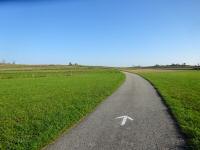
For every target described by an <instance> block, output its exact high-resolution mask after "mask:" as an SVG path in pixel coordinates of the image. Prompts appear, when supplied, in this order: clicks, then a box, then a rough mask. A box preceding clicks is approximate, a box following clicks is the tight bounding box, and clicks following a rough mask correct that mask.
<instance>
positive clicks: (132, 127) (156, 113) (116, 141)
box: [46, 73, 184, 150]
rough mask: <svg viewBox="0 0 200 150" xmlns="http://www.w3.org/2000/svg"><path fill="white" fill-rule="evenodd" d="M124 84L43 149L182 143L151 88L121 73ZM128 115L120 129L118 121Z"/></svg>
mask: <svg viewBox="0 0 200 150" xmlns="http://www.w3.org/2000/svg"><path fill="white" fill-rule="evenodd" d="M125 74H126V81H125V83H124V84H123V85H122V86H121V87H120V88H119V89H118V90H117V91H116V92H115V93H114V94H113V95H112V96H110V97H109V98H107V99H106V100H105V101H104V102H103V103H102V104H100V106H98V107H97V109H96V110H95V111H94V112H93V113H91V114H90V115H89V116H88V117H87V118H85V119H84V120H83V121H82V122H81V123H79V124H78V125H77V126H76V127H74V128H73V129H71V130H70V131H69V132H68V133H66V134H64V135H62V136H61V137H60V138H59V139H57V141H55V143H53V144H51V145H49V146H48V147H47V148H46V149H47V150H157V149H158V150H169V149H170V150H171V149H173V150H174V149H182V148H181V147H182V146H183V145H184V140H183V138H182V137H181V135H180V134H179V133H178V131H177V129H176V127H175V125H174V122H173V120H172V119H171V117H170V115H169V114H168V112H167V108H166V107H165V106H164V105H163V103H162V101H161V99H160V97H159V96H158V95H157V93H156V91H155V90H154V88H153V87H152V86H151V85H150V84H149V83H148V82H147V81H146V80H144V79H143V78H141V77H139V76H138V75H135V74H130V73H125ZM123 115H128V116H130V117H131V118H133V119H134V120H133V121H131V120H127V121H126V123H125V125H124V126H121V123H122V119H123V118H122V119H116V117H119V116H123Z"/></svg>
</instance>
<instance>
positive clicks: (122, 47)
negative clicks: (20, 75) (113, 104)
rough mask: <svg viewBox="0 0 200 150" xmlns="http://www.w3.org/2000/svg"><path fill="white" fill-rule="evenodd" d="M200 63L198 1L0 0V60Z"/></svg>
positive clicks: (146, 63)
mask: <svg viewBox="0 0 200 150" xmlns="http://www.w3.org/2000/svg"><path fill="white" fill-rule="evenodd" d="M3 59H4V60H6V61H16V63H23V64H66V63H68V62H73V63H75V62H77V63H79V64H85V65H106V66H132V65H154V64H171V63H183V62H186V63H187V64H197V63H200V0H60V1H59V0H49V1H48V0H46V1H45V0H43V1H42V0H0V60H3Z"/></svg>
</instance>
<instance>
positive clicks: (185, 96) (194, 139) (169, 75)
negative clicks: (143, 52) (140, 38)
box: [133, 69, 200, 150]
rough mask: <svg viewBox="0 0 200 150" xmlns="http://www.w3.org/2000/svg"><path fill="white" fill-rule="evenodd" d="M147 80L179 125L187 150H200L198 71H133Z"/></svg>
mask: <svg viewBox="0 0 200 150" xmlns="http://www.w3.org/2000/svg"><path fill="white" fill-rule="evenodd" d="M133 72H135V73H138V74H139V75H141V76H143V77H144V78H146V79H147V80H149V81H150V82H151V83H152V84H153V85H154V86H155V88H156V89H157V90H158V91H159V93H160V94H161V95H162V96H163V99H164V101H165V103H166V104H167V106H168V107H169V109H170V110H171V112H172V114H173V115H174V117H175V118H176V120H177V122H178V123H179V125H180V127H181V130H182V132H183V133H184V134H185V135H186V137H187V144H188V146H189V149H195V150H198V149H200V71H192V70H191V71H163V70H157V71H156V70H145V69H144V70H135V71H133Z"/></svg>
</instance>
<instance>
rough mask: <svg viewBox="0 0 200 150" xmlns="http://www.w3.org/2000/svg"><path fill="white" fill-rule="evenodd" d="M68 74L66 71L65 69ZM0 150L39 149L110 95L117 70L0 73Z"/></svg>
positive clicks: (118, 75)
mask: <svg viewBox="0 0 200 150" xmlns="http://www.w3.org/2000/svg"><path fill="white" fill-rule="evenodd" d="M70 73H71V71H70ZM0 77H1V78H0V133H1V134H0V149H40V148H42V147H43V146H45V145H46V144H48V143H49V142H50V141H52V140H53V139H55V138H56V137H57V136H58V135H59V134H60V133H61V132H62V131H63V129H68V128H70V127H71V126H72V125H74V124H75V123H77V122H78V121H79V120H80V119H81V118H83V117H84V116H85V115H87V114H88V113H89V112H91V111H92V110H93V109H94V108H95V107H96V106H97V105H98V104H99V103H100V102H101V101H102V100H104V99H105V98H106V97H107V96H109V95H111V94H112V92H113V91H114V90H116V89H117V88H118V87H119V86H120V84H121V83H122V82H123V80H124V78H125V76H124V75H123V74H122V73H120V72H119V71H116V70H109V69H97V70H96V69H94V70H91V69H90V71H88V70H82V71H78V73H77V71H74V72H73V75H68V74H66V72H65V71H63V70H62V71H59V70H56V71H52V70H51V71H50V72H49V71H45V72H44V71H42V72H40V71H39V70H37V71H34V70H31V72H26V71H25V72H24V71H16V70H14V71H1V72H0Z"/></svg>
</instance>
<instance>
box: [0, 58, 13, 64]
mask: <svg viewBox="0 0 200 150" xmlns="http://www.w3.org/2000/svg"><path fill="white" fill-rule="evenodd" d="M0 64H15V61H13V62H7V61H6V60H5V59H3V60H1V61H0Z"/></svg>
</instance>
